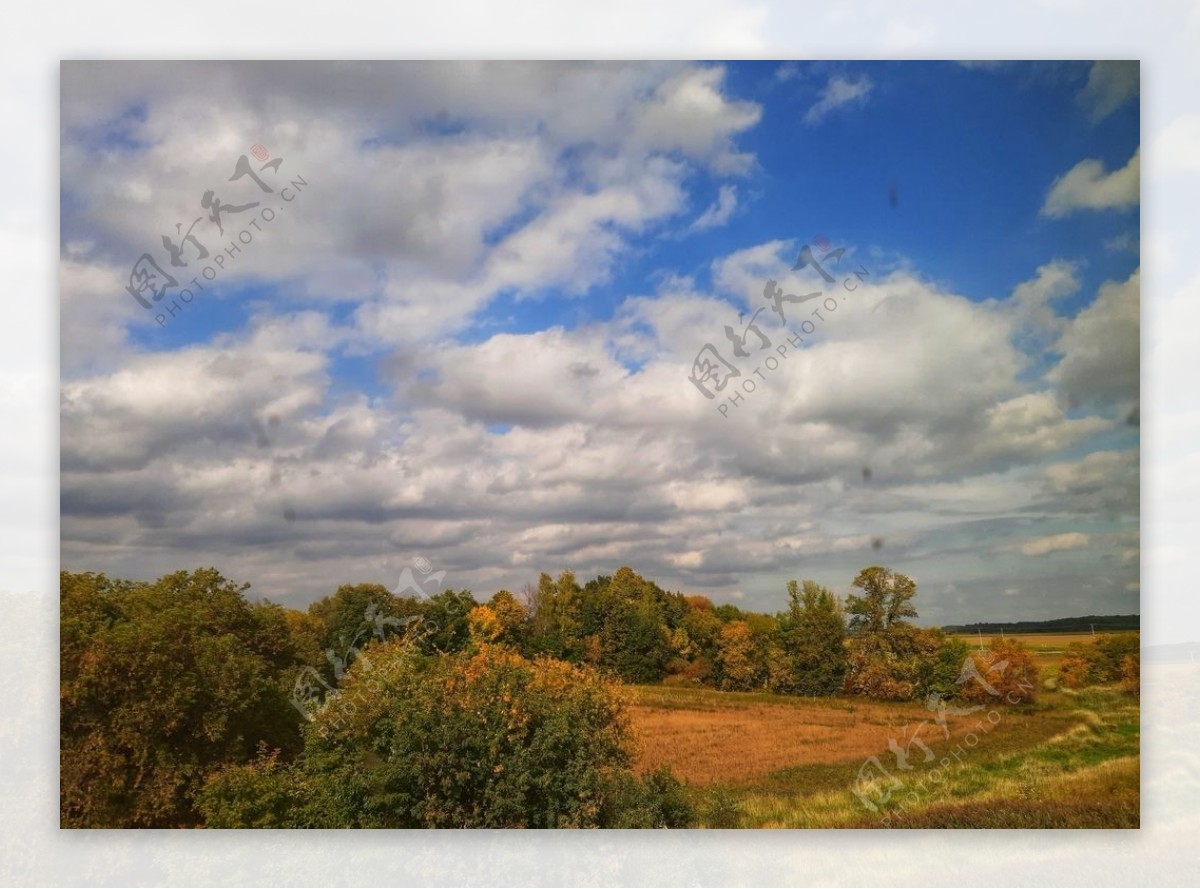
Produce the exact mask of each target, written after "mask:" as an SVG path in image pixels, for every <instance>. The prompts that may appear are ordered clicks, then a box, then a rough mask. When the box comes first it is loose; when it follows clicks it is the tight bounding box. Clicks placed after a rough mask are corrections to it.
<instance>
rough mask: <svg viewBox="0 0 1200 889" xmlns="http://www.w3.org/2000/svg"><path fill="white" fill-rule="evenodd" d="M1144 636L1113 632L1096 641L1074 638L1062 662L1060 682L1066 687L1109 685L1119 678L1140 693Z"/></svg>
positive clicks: (1128, 687) (1130, 688) (1128, 688)
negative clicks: (1139, 682) (1141, 637)
mask: <svg viewBox="0 0 1200 889" xmlns="http://www.w3.org/2000/svg"><path fill="white" fill-rule="evenodd" d="M1140 660H1141V640H1140V636H1139V634H1137V633H1110V634H1105V635H1103V636H1100V637H1099V638H1098V639H1096V641H1095V642H1090V643H1088V642H1073V643H1072V644H1071V645H1070V646H1068V648H1067V652H1066V656H1065V657H1064V658H1063V661H1062V664H1061V665H1060V666H1059V671H1058V678H1059V682H1060V683H1061V684H1062V685H1063V686H1064V687H1066V688H1072V689H1079V688H1083V687H1084V686H1087V685H1110V684H1112V683H1116V682H1119V683H1121V685H1122V687H1123V688H1125V689H1126V690H1127V691H1130V692H1133V693H1135V694H1136V693H1137V688H1138V673H1139V664H1140Z"/></svg>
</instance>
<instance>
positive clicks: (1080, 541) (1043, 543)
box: [1021, 531, 1090, 556]
mask: <svg viewBox="0 0 1200 889" xmlns="http://www.w3.org/2000/svg"><path fill="white" fill-rule="evenodd" d="M1089 542H1090V541H1089V539H1088V536H1087V535H1086V534H1080V533H1079V532H1078V531H1071V532H1069V533H1066V534H1053V535H1051V536H1049V537H1036V538H1034V539H1032V540H1027V541H1025V542H1024V543H1022V544H1021V552H1023V553H1024V554H1025V555H1027V556H1044V555H1048V554H1049V553H1055V552H1060V551H1062V550H1068V549H1082V548H1083V547H1086V546H1087V545H1088V544H1089Z"/></svg>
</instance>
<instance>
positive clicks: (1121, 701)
mask: <svg viewBox="0 0 1200 889" xmlns="http://www.w3.org/2000/svg"><path fill="white" fill-rule="evenodd" d="M1051 638H1053V639H1057V640H1062V639H1065V638H1069V637H1066V636H1063V635H1059V636H1056V637H1051ZM1050 644H1051V643H1050V642H1049V641H1048V640H1047V645H1050ZM1058 644H1060V645H1061V642H1059V643H1058ZM631 695H632V705H631V708H630V710H631V715H632V718H633V723H634V728H635V731H636V733H637V735H638V737H639V740H640V743H641V752H640V755H639V761H638V767H639V769H640V770H643V771H645V770H650V769H653V768H656V767H658V766H661V765H669V766H671V767H672V768H674V769H675V771H676V773H677V774H679V775H680V776H681V777H683V778H686V779H687V780H688V781H689V783H690V784H691V786H692V788H693V789H692V793H693V794H694V795H695V797H696V800H697V803H698V805H699V807H700V809H701V812H702V821H703V823H704V824H705V825H706V826H710V827H714V826H715V827H732V826H739V827H878V826H881V825H880V820H881V817H882V814H883V813H881V812H880V813H872V812H870V811H869V810H868V809H866V808H865V807H864V806H863V804H862V803H861V801H860V800H859V799H858V798H856V797H855V796H854V794H853V788H854V785H855V780H856V777H857V776H858V773H859V768H860V766H862V764H863V762H864V761H865V760H866V759H867V758H868V757H871V756H878V757H879V759H880V761H881V762H883V763H885V764H886V765H887V766H888V767H890V768H891V769H892V770H893V771H895V773H896V774H897V775H898V776H900V777H901V778H903V779H905V781H906V787H905V789H904V791H902V792H897V793H896V794H895V795H894V796H893V797H892V799H891V800H890V801H889V804H888V806H886V807H885V809H890V810H892V812H893V819H894V820H893V825H894V826H898V827H904V826H922V827H970V826H980V827H1053V826H1059V827H1136V826H1137V825H1138V812H1139V804H1138V785H1139V765H1138V751H1139V747H1138V744H1139V740H1138V739H1139V734H1140V730H1139V708H1138V701H1137V699H1136V698H1133V697H1130V696H1128V695H1123V694H1121V693H1120V692H1118V691H1117V690H1116V689H1090V690H1087V691H1085V692H1081V693H1073V692H1061V691H1055V692H1045V691H1043V692H1042V693H1041V695H1040V697H1039V700H1038V702H1037V703H1036V704H1034V705H1032V706H1027V707H1007V708H1002V709H1001V710H999V711H997V713H998V716H997V717H994V718H998V722H997V723H996V724H995V725H991V724H988V728H989V731H988V732H986V733H984V732H981V731H980V730H979V729H978V728H977V724H978V722H979V721H980V720H981V719H984V718H985V713H984V712H979V713H975V714H971V715H970V716H962V717H959V718H954V717H951V718H950V720H949V723H948V727H949V729H950V736H949V738H946V736H945V735H944V734H943V731H942V729H941V728H940V727H939V726H937V724H936V723H935V722H933V721H932V718H933V716H934V714H933V713H931V712H929V711H927V710H925V709H924V708H923V707H922V706H921V705H920V704H911V703H904V704H891V703H883V702H877V701H865V700H863V699H861V698H818V699H803V698H786V697H779V696H775V695H770V694H760V693H738V692H718V691H713V690H711V689H701V688H696V689H689V688H667V687H662V686H636V687H633V688H631ZM924 721H927V722H926V724H925V725H924V726H923V727H921V728H920V731H919V734H920V737H921V738H922V740H923V741H924V742H925V744H926V745H927V746H928V747H929V749H930V751H931V752H932V754H933V756H934V759H933V761H932V762H931V763H928V764H926V763H925V762H924V759H923V756H922V751H921V750H920V748H919V747H916V746H914V747H912V748H911V750H910V765H912V767H911V768H910V769H909V770H908V771H907V772H904V771H900V770H896V768H895V758H894V757H893V756H892V755H891V754H889V753H888V740H889V738H893V737H894V738H897V739H901V738H903V734H902V733H903V730H904V727H905V726H909V727H911V729H912V730H916V729H917V728H918V726H920V725H921V723H922V722H924ZM985 724H987V723H986V722H985ZM972 732H974V734H972ZM972 739H974V741H975V743H974V744H971V743H970V742H971V740H972ZM901 743H903V741H901ZM955 749H958V750H960V751H962V752H960V753H959V756H958V758H951V759H950V763H951V765H950V766H949V767H945V768H943V769H941V770H940V772H939V776H938V777H937V778H936V779H935V778H933V777H932V776H931V775H930V772H929V770H930V769H932V768H937V767H938V766H939V764H940V763H941V761H942V760H943V759H944V758H946V757H950V756H951V754H952V751H954V750H955ZM919 781H925V782H926V784H927V786H926V787H925V789H923V790H922V791H921V792H920V793H918V794H917V795H916V796H914V797H910V798H909V803H908V804H907V805H908V809H909V810H908V811H907V812H900V811H898V810H896V809H895V807H896V805H897V804H898V803H900V802H901V800H902V799H903V797H904V794H907V793H910V792H915V790H914V788H915V787H916V786H917V783H918V782H919Z"/></svg>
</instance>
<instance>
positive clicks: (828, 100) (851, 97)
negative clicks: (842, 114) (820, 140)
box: [804, 74, 873, 126]
mask: <svg viewBox="0 0 1200 889" xmlns="http://www.w3.org/2000/svg"><path fill="white" fill-rule="evenodd" d="M872 86H873V84H872V83H871V79H870V78H869V77H867V76H866V75H865V74H864V75H862V76H860V77H858V78H857V79H855V80H850V79H849V78H846V77H842V76H841V75H840V74H835V75H833V76H832V77H830V78H829V81H828V82H827V83H826V84H825V89H824V90H822V91H821V98H820V99H818V100H817V102H816V104H814V105H813V106H812V107H811V108H809V109H808V111H807V112H805V114H804V122H805V123H806V124H808V125H810V126H813V125H815V124H818V123H820V122H821V121H822V120H824V119H825V116H826V115H827V114H829V112H831V111H833V110H834V109H835V108H840V107H842V106H843V105H848V104H850V103H852V102H858V103H860V104H861V103H862V102H865V101H866V99H867V94H868V93H870V92H871V88H872Z"/></svg>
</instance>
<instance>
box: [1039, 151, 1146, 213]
mask: <svg viewBox="0 0 1200 889" xmlns="http://www.w3.org/2000/svg"><path fill="white" fill-rule="evenodd" d="M1140 155H1141V150H1140V149H1139V150H1138V151H1135V152H1134V153H1133V157H1131V158H1130V159H1129V162H1128V163H1127V164H1125V166H1123V167H1122V168H1121V169H1119V170H1113V171H1112V172H1108V171H1106V170H1105V168H1104V164H1103V163H1101V162H1100V161H1098V160H1095V159H1092V158H1089V159H1087V160H1083V161H1080V162H1079V163H1077V164H1076V165H1075V166H1074V167H1072V168H1071V169H1070V170H1069V171H1067V173H1065V174H1064V175H1062V176H1059V177H1058V178H1057V179H1055V180H1054V182H1053V183H1052V184H1051V186H1050V190H1049V192H1047V194H1046V202H1045V203H1044V204H1043V205H1042V215H1043V216H1050V217H1052V218H1058V217H1062V216H1068V215H1070V214H1071V213H1074V212H1076V211H1077V210H1109V209H1117V210H1124V209H1127V208H1129V207H1133V206H1136V205H1137V203H1138V200H1139V195H1140V193H1141V160H1140Z"/></svg>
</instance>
